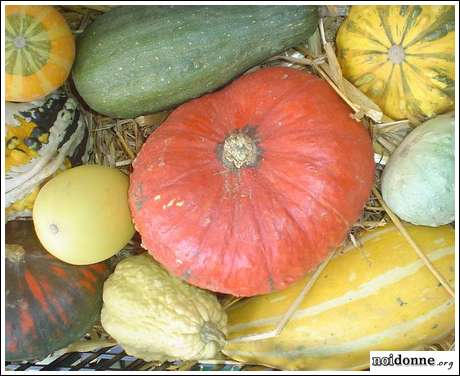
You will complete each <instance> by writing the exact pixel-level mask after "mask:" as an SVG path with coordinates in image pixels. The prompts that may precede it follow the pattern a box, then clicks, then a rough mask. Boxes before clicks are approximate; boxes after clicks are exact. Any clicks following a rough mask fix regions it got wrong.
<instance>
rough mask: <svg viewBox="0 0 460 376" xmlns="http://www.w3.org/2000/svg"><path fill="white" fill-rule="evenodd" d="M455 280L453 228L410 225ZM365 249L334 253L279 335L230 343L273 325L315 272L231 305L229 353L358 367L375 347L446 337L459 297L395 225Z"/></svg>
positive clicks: (306, 366) (369, 237) (254, 359)
mask: <svg viewBox="0 0 460 376" xmlns="http://www.w3.org/2000/svg"><path fill="white" fill-rule="evenodd" d="M407 229H408V231H409V233H410V234H411V235H412V236H413V238H414V239H415V241H416V242H417V243H418V244H419V245H420V246H421V248H422V249H423V251H424V252H425V254H426V255H427V256H428V257H429V258H430V260H431V261H432V263H433V264H434V265H435V267H436V268H437V269H438V270H439V271H440V273H441V274H442V275H443V276H444V277H445V278H446V279H447V280H448V281H449V283H451V284H452V285H453V283H454V282H453V281H454V276H455V273H454V230H453V229H452V227H450V226H442V227H437V228H430V227H422V226H413V225H407ZM360 241H361V244H362V247H361V248H353V247H350V248H348V249H346V250H345V251H344V252H343V253H341V254H340V255H338V256H336V257H334V258H333V259H332V260H331V261H330V263H329V264H328V265H327V266H326V268H325V269H324V270H323V272H322V273H321V274H320V276H319V278H318V280H317V281H316V283H315V284H314V285H313V287H312V289H311V290H310V291H309V293H308V294H307V295H306V297H305V298H304V300H303V302H302V304H301V305H300V307H299V308H298V310H297V311H296V312H295V314H294V316H293V317H291V320H290V321H289V322H288V324H287V325H286V327H285V328H284V330H283V331H282V332H281V334H280V335H279V336H277V337H274V338H270V339H263V340H253V341H250V342H233V343H232V342H231V340H232V339H233V340H235V338H239V337H241V336H246V335H251V334H258V333H263V332H267V331H269V330H271V329H273V328H274V327H275V326H276V324H277V322H278V321H279V319H280V317H281V316H282V315H283V313H284V312H286V311H287V309H288V307H289V306H290V304H291V303H292V302H293V300H294V299H295V298H296V297H297V296H298V294H299V292H300V291H301V290H302V288H303V287H304V286H305V284H306V282H307V281H308V279H309V276H307V277H306V278H304V279H303V280H300V281H298V282H297V283H295V284H293V285H291V286H290V287H288V288H287V289H285V290H282V291H279V292H276V293H271V294H267V295H261V296H257V297H253V298H249V299H246V300H241V301H240V302H238V303H236V304H235V305H233V306H231V307H230V308H228V312H227V313H228V339H229V340H230V341H229V343H228V344H227V345H226V347H225V348H224V350H223V351H224V353H225V354H226V355H228V356H229V357H231V358H233V359H235V360H237V361H244V362H249V363H255V364H262V365H266V366H271V367H275V368H280V369H290V370H299V369H302V370H318V369H330V370H331V369H335V370H358V369H365V368H367V367H368V365H369V351H370V350H410V349H417V348H420V347H421V346H422V345H424V344H429V343H433V342H434V341H436V340H438V339H441V338H442V337H444V336H446V335H447V334H448V333H449V332H450V331H451V330H452V329H453V328H454V324H455V320H454V300H453V299H452V298H451V297H450V296H449V295H448V293H447V292H446V291H445V290H444V288H443V287H442V286H441V285H440V284H439V283H438V281H437V280H436V279H435V277H434V276H433V275H432V274H431V273H430V272H429V270H428V269H427V268H426V267H425V266H424V264H423V262H422V261H421V260H420V259H419V258H418V256H417V255H416V254H415V252H414V251H413V250H412V248H411V247H410V246H409V244H408V243H407V241H406V240H405V239H404V238H403V237H402V236H401V235H400V233H399V231H398V230H397V229H396V228H395V227H394V226H393V225H391V224H390V225H386V226H384V227H382V228H380V229H377V230H373V231H370V232H367V233H366V234H365V235H364V236H363V237H362V238H361V239H360Z"/></svg>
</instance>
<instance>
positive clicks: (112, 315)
mask: <svg viewBox="0 0 460 376" xmlns="http://www.w3.org/2000/svg"><path fill="white" fill-rule="evenodd" d="M103 300H104V304H103V308H102V312H101V323H102V326H103V327H104V329H105V330H106V331H107V333H109V334H110V335H111V336H112V337H113V338H114V339H115V340H116V341H117V342H118V343H119V344H120V345H121V346H122V347H123V348H124V350H125V351H126V353H127V354H129V355H132V356H135V357H138V358H141V359H143V360H145V361H154V360H159V361H165V360H177V359H181V360H198V359H210V358H213V357H214V356H216V355H217V354H218V353H219V351H220V350H221V348H222V347H223V344H224V342H225V334H226V324H227V316H226V314H225V311H224V310H223V308H222V307H221V306H220V304H219V302H218V301H217V298H216V297H215V296H214V295H212V294H211V293H209V292H207V291H205V290H201V289H199V288H196V287H194V286H191V285H188V284H187V283H185V282H183V281H182V280H180V279H179V278H176V277H174V276H172V275H170V274H169V273H168V272H167V271H166V270H164V269H163V268H162V267H160V265H159V264H158V263H157V262H156V261H155V260H154V259H153V258H152V257H151V256H150V255H149V254H146V253H145V254H141V255H138V256H131V257H128V258H126V259H124V260H122V261H121V262H120V263H119V264H118V265H117V267H116V269H115V272H114V273H113V274H112V275H111V276H110V277H109V278H108V280H107V281H106V282H105V285H104V294H103Z"/></svg>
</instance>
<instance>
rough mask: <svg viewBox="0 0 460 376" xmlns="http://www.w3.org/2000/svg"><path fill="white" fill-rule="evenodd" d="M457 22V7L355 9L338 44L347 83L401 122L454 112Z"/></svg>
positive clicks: (340, 31) (341, 33)
mask: <svg viewBox="0 0 460 376" xmlns="http://www.w3.org/2000/svg"><path fill="white" fill-rule="evenodd" d="M454 19H455V10H454V7H453V6H431V5H427V6H420V5H414V6H405V5H403V6H388V5H384V6H353V7H352V8H351V10H350V13H349V15H348V16H347V18H346V20H345V21H344V22H343V23H342V25H341V27H340V29H339V31H338V33H337V40H336V43H337V57H338V59H339V63H340V66H341V68H342V71H343V75H344V77H345V78H347V79H348V80H350V81H351V82H352V83H353V84H354V85H355V86H357V87H358V88H359V89H360V90H361V91H363V92H364V93H365V94H367V95H368V96H369V97H370V98H371V99H373V100H374V101H375V102H376V103H377V104H378V105H379V106H380V108H381V109H382V111H383V112H384V113H385V114H386V115H388V116H389V117H390V118H393V119H395V120H398V119H409V120H411V121H412V122H414V123H419V122H421V121H423V120H424V119H425V118H426V117H432V116H434V115H436V114H440V113H443V112H446V111H448V110H451V109H453V106H454V96H455V95H454V93H455V90H454V88H455V85H454V82H455V81H454V79H455V64H454V53H455V48H454V46H455V43H454V42H455V31H454V30H455V26H454Z"/></svg>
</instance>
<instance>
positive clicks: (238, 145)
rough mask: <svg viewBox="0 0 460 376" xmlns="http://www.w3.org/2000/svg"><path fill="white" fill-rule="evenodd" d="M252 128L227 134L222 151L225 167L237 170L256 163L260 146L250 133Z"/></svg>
mask: <svg viewBox="0 0 460 376" xmlns="http://www.w3.org/2000/svg"><path fill="white" fill-rule="evenodd" d="M251 129H253V128H250V127H247V129H243V130H242V131H237V132H235V133H232V134H231V135H229V136H227V138H226V139H225V141H224V143H223V147H222V151H221V153H222V155H221V160H222V163H223V164H224V166H225V167H227V168H229V169H231V170H235V169H240V168H243V167H253V166H255V165H256V163H257V155H258V148H257V144H256V141H255V139H254V137H251V135H250V134H249V133H250V132H249V131H250V130H251Z"/></svg>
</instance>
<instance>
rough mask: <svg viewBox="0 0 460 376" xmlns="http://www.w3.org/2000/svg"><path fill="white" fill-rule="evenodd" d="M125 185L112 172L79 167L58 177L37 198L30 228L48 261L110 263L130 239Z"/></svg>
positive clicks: (131, 230)
mask: <svg viewBox="0 0 460 376" xmlns="http://www.w3.org/2000/svg"><path fill="white" fill-rule="evenodd" d="M128 185H129V179H128V177H127V176H126V175H124V174H123V173H122V172H120V171H119V170H117V169H115V168H109V167H104V166H97V165H84V166H79V167H75V168H71V169H69V170H66V171H63V172H61V173H60V174H58V175H57V176H55V177H54V178H52V179H51V180H50V181H48V182H47V183H46V184H45V185H44V186H43V187H42V188H41V190H40V192H39V193H38V196H37V198H36V200H35V203H34V208H33V220H34V227H35V231H36V233H37V236H38V238H39V239H40V241H41V243H42V244H43V246H44V247H45V248H46V249H47V250H48V252H50V253H51V254H52V255H53V256H55V257H57V258H58V259H60V260H62V261H64V262H67V263H69V264H74V265H87V264H93V263H96V262H100V261H103V260H106V259H108V258H110V257H112V256H113V255H114V254H116V253H117V252H118V251H120V250H121V249H122V248H123V247H124V246H125V245H126V244H127V243H128V241H129V240H130V239H131V238H132V236H133V235H134V226H133V223H132V220H131V213H130V211H129V206H128Z"/></svg>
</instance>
